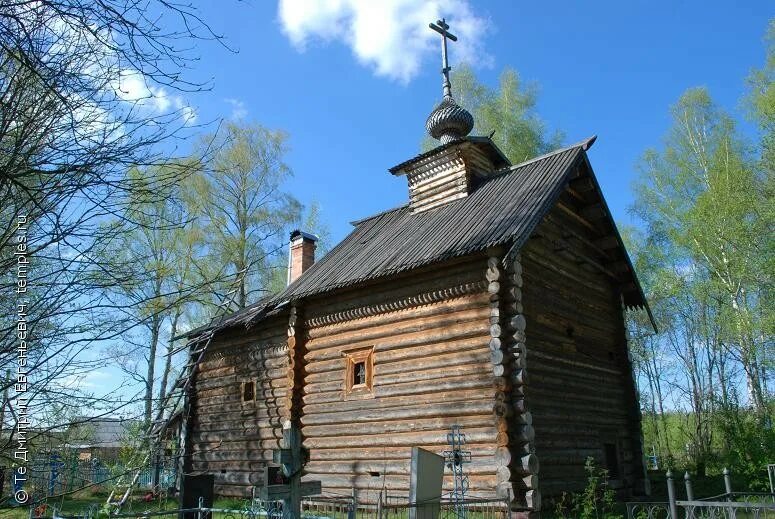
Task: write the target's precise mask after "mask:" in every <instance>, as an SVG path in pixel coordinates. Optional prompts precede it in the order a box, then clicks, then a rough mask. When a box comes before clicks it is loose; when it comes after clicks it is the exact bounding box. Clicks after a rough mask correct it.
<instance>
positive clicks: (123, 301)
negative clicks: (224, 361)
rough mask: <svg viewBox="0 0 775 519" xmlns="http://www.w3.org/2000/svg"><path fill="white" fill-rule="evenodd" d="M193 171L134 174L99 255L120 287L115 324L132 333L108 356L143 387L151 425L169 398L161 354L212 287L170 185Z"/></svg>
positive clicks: (112, 290) (177, 167) (115, 288)
mask: <svg viewBox="0 0 775 519" xmlns="http://www.w3.org/2000/svg"><path fill="white" fill-rule="evenodd" d="M189 168H190V164H189V163H188V162H185V161H184V162H181V163H179V164H174V163H170V164H167V165H163V166H157V167H151V168H133V169H131V170H130V171H129V172H128V175H127V176H128V177H129V179H130V183H129V185H131V186H132V189H131V190H130V191H129V193H128V195H127V200H126V209H125V211H124V213H123V214H121V215H120V216H118V217H116V218H115V219H114V221H113V222H111V223H110V224H109V228H110V232H109V233H106V234H110V235H112V236H113V238H112V239H111V240H110V241H109V242H107V243H106V244H105V245H104V247H103V249H102V251H101V256H102V258H101V263H102V264H103V265H105V266H106V270H108V271H110V275H111V277H112V279H113V280H114V281H115V283H113V284H112V285H109V289H108V292H109V294H108V297H110V298H112V299H114V300H115V303H116V307H117V308H119V309H121V310H120V314H118V315H117V316H116V319H117V320H122V321H124V322H125V323H126V327H127V329H128V330H129V332H128V333H125V334H123V339H124V340H123V343H122V345H120V346H114V347H111V351H113V352H116V353H117V360H118V361H119V364H120V366H121V368H122V369H123V370H124V371H125V373H127V374H128V375H129V376H130V377H131V378H132V379H134V380H135V381H136V382H139V383H140V384H142V386H143V391H144V395H143V398H142V401H143V406H144V412H143V416H144V419H145V422H146V423H149V422H150V421H151V419H152V416H153V411H154V408H155V406H154V401H157V402H159V403H160V402H161V401H162V399H163V398H164V396H165V395H166V392H167V381H168V379H169V375H170V370H171V369H172V364H171V357H170V356H169V355H167V358H166V361H165V363H164V366H163V370H162V373H161V382H160V383H159V382H158V380H157V379H158V378H159V376H158V369H157V360H158V358H159V350H160V347H161V345H162V343H163V342H164V340H165V337H166V342H167V353H168V354H169V352H170V351H171V350H172V347H173V342H174V338H175V336H176V335H177V328H178V324H179V321H180V318H181V316H182V314H183V311H184V307H185V305H186V304H189V303H191V302H193V301H194V300H195V298H196V297H197V296H198V293H199V292H200V291H202V290H203V289H204V288H206V286H207V280H205V279H203V278H202V277H201V276H199V275H198V272H197V271H196V270H195V267H196V265H195V262H196V258H197V254H198V253H200V252H201V249H202V247H203V240H202V235H201V233H199V232H198V230H197V229H196V228H195V227H194V226H193V225H192V222H191V220H190V218H189V217H188V212H187V208H186V207H185V205H184V204H183V202H182V200H181V196H180V184H181V182H180V180H181V179H180V178H177V179H176V181H174V182H173V181H170V179H172V178H176V177H178V176H179V175H181V174H182V173H183V172H184V171H189ZM157 383H158V385H159V388H158V400H155V398H154V393H155V391H156V385H157Z"/></svg>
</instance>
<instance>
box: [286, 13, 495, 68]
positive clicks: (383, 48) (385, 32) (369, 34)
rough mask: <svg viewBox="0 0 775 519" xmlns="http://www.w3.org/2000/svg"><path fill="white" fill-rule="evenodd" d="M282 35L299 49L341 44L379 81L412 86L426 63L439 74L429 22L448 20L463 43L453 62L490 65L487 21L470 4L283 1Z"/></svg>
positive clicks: (453, 45)
mask: <svg viewBox="0 0 775 519" xmlns="http://www.w3.org/2000/svg"><path fill="white" fill-rule="evenodd" d="M278 17H279V20H280V24H281V25H282V29H283V32H284V33H285V34H286V36H287V37H288V38H289V39H290V40H291V42H292V43H293V45H294V46H296V48H297V49H299V50H302V51H303V50H304V49H305V48H306V46H307V45H308V44H309V42H310V41H312V40H315V39H318V40H322V41H324V42H330V41H341V42H344V43H345V44H347V45H348V46H349V47H350V48H351V49H352V51H353V53H354V54H355V56H356V57H357V59H358V61H360V62H361V63H363V64H365V65H367V66H370V67H373V68H374V72H375V73H376V74H377V75H379V76H385V77H388V78H391V79H395V80H398V81H401V82H403V83H407V82H408V81H410V80H411V79H412V78H414V77H415V76H416V75H417V73H418V72H419V70H420V66H421V64H422V62H423V61H424V60H425V59H426V58H431V55H432V54H433V58H435V59H436V62H437V66H436V67H435V68H437V69H440V68H441V65H440V62H441V58H440V46H439V38H440V36H439V35H438V34H437V33H435V32H433V31H432V30H431V29H429V28H428V23H429V22H435V21H436V20H437V19H439V18H442V17H444V18H446V20H447V23H448V24H449V25H450V32H452V33H453V34H455V35H456V36H457V37H458V38H459V40H458V41H457V42H455V43H451V44H450V53H451V54H452V62H453V66H454V63H457V62H460V61H466V62H469V63H473V64H476V65H480V66H481V65H484V66H490V65H491V64H492V57H490V56H489V55H487V54H486V53H485V52H484V49H483V46H482V39H483V37H484V35H485V34H486V33H487V31H488V30H489V28H490V22H489V20H488V19H487V18H485V17H482V16H479V15H477V14H475V13H474V11H473V9H472V8H471V6H470V5H469V3H468V0H447V1H444V0H428V1H423V2H420V1H418V0H380V1H376V2H375V1H372V0H280V1H279V6H278Z"/></svg>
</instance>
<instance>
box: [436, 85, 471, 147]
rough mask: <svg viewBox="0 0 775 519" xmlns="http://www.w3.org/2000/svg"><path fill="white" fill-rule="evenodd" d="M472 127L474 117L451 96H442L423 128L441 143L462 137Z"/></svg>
mask: <svg viewBox="0 0 775 519" xmlns="http://www.w3.org/2000/svg"><path fill="white" fill-rule="evenodd" d="M473 128H474V117H473V116H472V115H471V114H470V113H469V112H468V110H466V109H465V108H463V107H462V106H460V105H458V104H457V103H456V102H455V100H454V99H452V96H444V99H443V100H442V101H441V103H439V104H438V106H436V108H434V109H433V111H432V112H431V114H430V115H429V116H428V119H427V120H426V121H425V129H426V130H428V133H429V134H430V136H431V137H433V138H434V139H438V140H439V141H441V143H442V144H447V143H449V142H452V141H456V140H459V139H462V138H463V137H465V136H466V135H468V134H469V133H470V132H471V130H472V129H473Z"/></svg>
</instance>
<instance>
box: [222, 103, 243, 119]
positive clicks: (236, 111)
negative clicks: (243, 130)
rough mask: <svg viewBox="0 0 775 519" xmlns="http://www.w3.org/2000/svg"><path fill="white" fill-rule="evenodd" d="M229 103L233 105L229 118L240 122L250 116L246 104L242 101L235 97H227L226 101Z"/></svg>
mask: <svg viewBox="0 0 775 519" xmlns="http://www.w3.org/2000/svg"><path fill="white" fill-rule="evenodd" d="M224 101H226V102H227V103H229V104H230V105H231V115H230V116H229V118H231V119H233V120H235V121H239V120H240V119H244V118H245V117H247V115H248V109H247V107H246V106H245V103H244V102H243V101H241V100H240V99H235V98H233V97H227V98H226V99H224Z"/></svg>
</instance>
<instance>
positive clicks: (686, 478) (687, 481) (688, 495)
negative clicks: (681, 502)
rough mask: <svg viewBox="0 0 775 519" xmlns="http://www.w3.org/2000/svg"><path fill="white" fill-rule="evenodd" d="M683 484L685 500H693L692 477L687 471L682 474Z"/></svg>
mask: <svg viewBox="0 0 775 519" xmlns="http://www.w3.org/2000/svg"><path fill="white" fill-rule="evenodd" d="M684 484H685V485H686V500H687V501H694V490H692V477H691V476H690V475H689V471H688V470H687V471H686V474H684Z"/></svg>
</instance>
